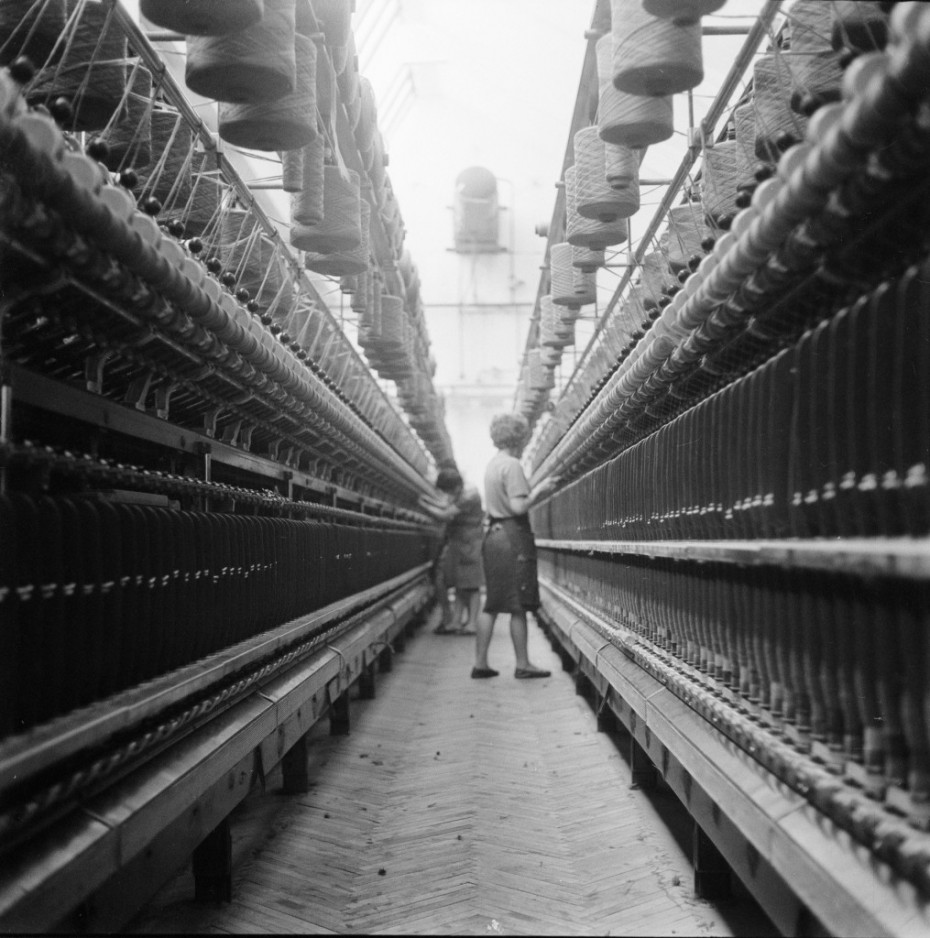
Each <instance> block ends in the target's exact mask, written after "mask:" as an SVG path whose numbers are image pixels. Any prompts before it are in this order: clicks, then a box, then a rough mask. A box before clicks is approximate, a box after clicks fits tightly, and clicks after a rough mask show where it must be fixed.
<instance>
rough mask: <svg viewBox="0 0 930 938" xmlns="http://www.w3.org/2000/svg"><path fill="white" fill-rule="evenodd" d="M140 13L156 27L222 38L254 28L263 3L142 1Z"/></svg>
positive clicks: (241, 0)
mask: <svg viewBox="0 0 930 938" xmlns="http://www.w3.org/2000/svg"><path fill="white" fill-rule="evenodd" d="M139 12H140V13H141V14H142V15H143V16H144V17H145V18H146V19H147V20H149V21H151V22H152V23H154V24H155V25H156V26H161V27H162V29H171V30H173V31H174V32H176V33H183V34H184V35H185V36H220V35H222V34H223V33H234V32H238V31H239V30H241V29H247V28H248V27H250V26H254V25H255V24H256V23H257V22H258V21H259V20H260V19H261V18H262V13H263V12H264V4H263V3H262V0H140V3H139Z"/></svg>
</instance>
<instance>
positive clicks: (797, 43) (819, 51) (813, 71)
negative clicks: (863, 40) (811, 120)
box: [783, 0, 843, 111]
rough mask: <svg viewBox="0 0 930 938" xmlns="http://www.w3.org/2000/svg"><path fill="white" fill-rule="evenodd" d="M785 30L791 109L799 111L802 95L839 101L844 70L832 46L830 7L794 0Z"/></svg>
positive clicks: (831, 10)
mask: <svg viewBox="0 0 930 938" xmlns="http://www.w3.org/2000/svg"><path fill="white" fill-rule="evenodd" d="M788 30H789V33H790V38H791V51H790V52H789V53H787V57H788V60H789V66H790V70H791V86H792V87H791V107H792V108H793V109H794V110H796V111H799V110H800V108H801V106H802V102H803V100H804V96H805V95H816V96H817V97H818V98H819V99H820V100H821V101H838V100H839V98H840V85H841V82H842V80H843V71H842V69H841V68H840V64H839V53H838V52H837V51H835V50H834V49H833V44H832V33H833V5H832V4H830V3H811V2H810V0H796V2H795V3H794V5H793V6H792V7H791V10H790V12H789V15H788ZM783 54H785V53H783Z"/></svg>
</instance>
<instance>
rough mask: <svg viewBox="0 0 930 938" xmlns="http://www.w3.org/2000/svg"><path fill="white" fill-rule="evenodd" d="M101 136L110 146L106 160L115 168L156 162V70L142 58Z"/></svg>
mask: <svg viewBox="0 0 930 938" xmlns="http://www.w3.org/2000/svg"><path fill="white" fill-rule="evenodd" d="M100 138H101V139H102V140H104V141H105V142H106V144H107V146H108V147H109V151H110V152H109V153H108V154H107V158H106V159H105V160H104V163H105V164H106V166H107V169H109V170H111V171H113V172H116V171H117V170H120V169H124V168H126V167H130V166H133V167H135V166H148V164H149V163H151V162H152V73H151V72H150V71H149V70H148V69H147V68H145V67H144V66H143V65H142V64H141V63H140V62H139V61H138V60H137V61H136V64H135V66H134V68H133V71H132V74H131V75H130V78H129V81H128V82H127V87H126V94H125V96H124V98H123V103H122V105H121V106H120V108H119V110H118V111H117V112H116V113H115V114H114V115H113V118H112V119H111V121H110V124H109V126H108V127H106V128H105V129H104V130H103V131H102V133H101V134H100Z"/></svg>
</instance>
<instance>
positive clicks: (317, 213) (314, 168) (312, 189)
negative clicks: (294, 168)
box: [291, 136, 326, 226]
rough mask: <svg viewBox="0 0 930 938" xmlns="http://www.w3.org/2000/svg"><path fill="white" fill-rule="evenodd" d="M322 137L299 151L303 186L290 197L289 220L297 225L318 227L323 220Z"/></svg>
mask: <svg viewBox="0 0 930 938" xmlns="http://www.w3.org/2000/svg"><path fill="white" fill-rule="evenodd" d="M325 148H326V146H325V141H324V139H323V137H320V136H318V137H316V138H314V139H313V140H311V141H310V143H308V144H307V145H306V146H305V147H303V148H302V149H301V150H300V153H301V154H302V157H301V158H302V161H303V163H302V165H303V186H302V187H301V190H300V192H298V193H295V194H294V195H292V196H291V220H292V221H294V222H296V223H297V224H299V225H308V226H313V225H318V224H319V223H320V222H321V221H322V220H323V210H324V198H323V194H324V190H325V185H326V182H325V177H324V170H323V151H324V150H325Z"/></svg>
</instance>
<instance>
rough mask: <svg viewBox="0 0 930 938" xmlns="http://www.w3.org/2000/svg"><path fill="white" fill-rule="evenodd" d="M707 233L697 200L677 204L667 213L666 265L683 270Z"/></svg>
mask: <svg viewBox="0 0 930 938" xmlns="http://www.w3.org/2000/svg"><path fill="white" fill-rule="evenodd" d="M707 235H708V230H707V228H706V226H705V225H704V216H703V212H702V210H701V206H700V205H699V204H698V203H697V202H690V203H688V204H687V205H678V206H676V207H675V208H673V209H670V210H669V213H668V265H669V267H671V268H672V270H673V271H674V272H675V273H678V272H679V271H682V270H685V269H686V268H687V267H688V261H689V260H690V258H691V257H693V256H694V255H695V254H701V241H703V240H704V238H706V237H707Z"/></svg>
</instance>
